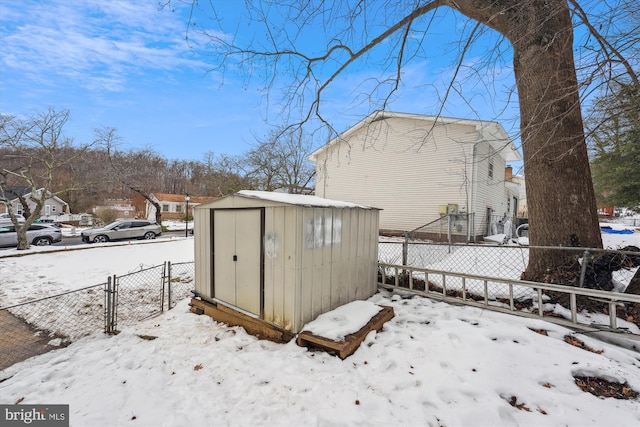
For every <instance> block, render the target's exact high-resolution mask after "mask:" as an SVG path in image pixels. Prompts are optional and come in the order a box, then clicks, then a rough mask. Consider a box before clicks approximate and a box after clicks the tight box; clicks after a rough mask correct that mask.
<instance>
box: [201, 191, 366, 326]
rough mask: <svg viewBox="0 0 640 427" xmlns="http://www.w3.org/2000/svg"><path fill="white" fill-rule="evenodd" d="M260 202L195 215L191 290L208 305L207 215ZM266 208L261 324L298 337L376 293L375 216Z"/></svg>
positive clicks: (233, 202)
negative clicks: (320, 319) (337, 311)
mask: <svg viewBox="0 0 640 427" xmlns="http://www.w3.org/2000/svg"><path fill="white" fill-rule="evenodd" d="M263 202H264V201H261V200H258V199H247V198H241V197H237V198H235V197H228V198H227V199H221V200H220V201H216V202H212V203H209V204H207V205H206V206H204V205H203V206H201V207H199V208H197V209H195V210H194V221H195V227H196V228H195V230H196V232H195V243H194V244H195V254H196V255H195V259H196V291H197V292H198V294H199V295H201V296H203V297H204V298H205V299H207V298H211V289H210V287H211V275H212V272H211V248H212V243H211V238H212V236H211V231H210V226H211V222H210V218H211V212H212V210H211V209H212V208H225V209H229V208H251V207H259V206H263V205H264V203H263ZM266 204H268V205H270V206H267V207H266V208H265V229H264V236H263V245H264V246H263V247H264V307H263V317H264V320H266V321H268V322H271V323H274V324H276V325H278V326H281V327H283V328H285V329H287V330H291V331H292V332H299V331H300V330H301V328H302V327H303V326H304V325H305V324H306V323H308V322H310V321H311V320H313V319H315V318H316V317H317V316H318V315H319V314H322V313H324V312H327V311H329V310H332V309H334V308H336V307H338V306H340V305H343V304H346V303H348V302H351V301H353V300H355V299H366V298H368V297H370V296H371V295H373V294H374V293H375V292H376V291H377V281H376V274H377V247H378V244H377V242H378V212H379V211H378V210H375V209H356V208H318V207H315V208H311V207H304V206H292V205H287V204H282V203H271V202H267V203H266Z"/></svg>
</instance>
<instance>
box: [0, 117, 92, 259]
mask: <svg viewBox="0 0 640 427" xmlns="http://www.w3.org/2000/svg"><path fill="white" fill-rule="evenodd" d="M68 120H69V111H68V110H62V111H56V110H54V109H52V108H50V109H49V110H47V111H45V112H42V113H39V114H36V115H34V116H32V117H28V118H25V119H21V118H18V117H15V116H6V115H2V116H1V117H0V150H1V151H2V154H3V155H2V161H1V162H0V203H4V205H5V206H6V207H7V211H8V213H9V215H10V217H11V220H12V222H13V224H14V226H15V228H16V231H17V234H18V249H19V250H23V249H29V241H28V239H27V230H28V229H29V227H30V226H31V224H33V222H34V221H35V220H36V219H38V218H39V217H40V212H41V211H42V208H43V206H44V204H45V202H46V200H47V199H49V198H51V197H53V196H56V195H58V194H61V193H63V192H66V191H77V190H79V189H80V185H79V184H78V183H73V184H69V187H67V188H65V189H63V190H60V189H58V190H57V191H54V184H55V183H54V178H55V174H56V172H57V171H58V170H60V169H62V168H64V167H66V166H68V165H70V164H73V163H74V162H78V161H80V159H81V158H82V155H83V154H84V153H85V152H86V150H87V149H89V147H90V146H91V145H90V144H89V145H83V146H79V147H74V149H72V140H71V139H70V138H67V137H65V136H64V134H63V129H64V126H65V124H66V123H67V121H68ZM13 185H18V186H25V187H29V188H30V192H29V193H28V194H29V197H28V198H25V197H22V196H21V195H18V198H19V203H20V204H21V205H22V210H23V212H24V216H25V222H19V221H18V220H17V217H16V213H17V212H16V211H15V209H14V206H13V204H12V203H11V200H10V199H9V191H8V187H9V186H13Z"/></svg>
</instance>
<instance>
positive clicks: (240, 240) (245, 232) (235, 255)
mask: <svg viewBox="0 0 640 427" xmlns="http://www.w3.org/2000/svg"><path fill="white" fill-rule="evenodd" d="M213 233H214V248H213V251H214V253H213V281H214V292H215V294H214V297H215V298H217V299H219V300H221V301H223V302H226V303H228V304H231V305H233V306H236V307H238V308H241V309H243V310H246V311H248V312H250V313H253V314H255V315H258V316H259V315H260V293H261V289H260V285H261V280H260V271H261V269H260V266H261V259H260V258H261V257H260V242H261V241H262V227H261V211H260V210H259V209H238V210H214V211H213Z"/></svg>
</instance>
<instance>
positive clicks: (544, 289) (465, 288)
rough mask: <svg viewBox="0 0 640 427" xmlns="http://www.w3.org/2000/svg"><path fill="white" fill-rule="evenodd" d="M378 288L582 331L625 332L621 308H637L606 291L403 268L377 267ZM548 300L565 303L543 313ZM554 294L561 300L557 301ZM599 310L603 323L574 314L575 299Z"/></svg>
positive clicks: (634, 300) (632, 298) (633, 299)
mask: <svg viewBox="0 0 640 427" xmlns="http://www.w3.org/2000/svg"><path fill="white" fill-rule="evenodd" d="M378 285H379V286H381V287H383V288H387V289H395V290H399V291H409V292H412V293H414V294H417V295H423V296H426V297H429V298H434V299H439V300H443V301H447V302H453V303H464V304H466V305H472V306H476V307H481V308H485V309H490V310H493V311H500V312H504V313H510V314H515V315H518V316H523V317H532V318H544V319H545V320H547V321H550V322H553V323H558V324H562V325H564V326H569V327H573V328H579V329H584V330H603V329H606V330H611V331H624V332H628V331H629V327H628V326H621V324H623V323H624V324H625V325H628V322H625V321H624V320H622V319H619V318H618V317H617V313H618V311H619V309H620V308H621V307H629V306H631V305H637V304H640V295H631V294H623V293H617V292H606V291H600V290H595V289H583V288H576V287H572V286H561V285H554V284H547V283H539V282H527V281H522V280H513V279H505V278H500V277H488V276H481V275H473V274H462V273H455V272H451V271H442V270H432V269H428V268H420V267H412V266H406V265H392V264H384V263H380V264H379V283H378ZM552 293H553V295H554V298H556V299H560V300H563V299H564V300H566V301H568V304H567V305H568V307H565V308H566V309H567V310H566V311H563V310H558V309H557V306H554V309H553V311H547V310H545V306H546V303H547V302H548V301H550V300H551V297H550V296H549V295H550V294H552ZM558 295H561V296H565V297H566V298H562V297H558ZM580 297H583V298H586V299H588V301H591V302H595V303H600V304H603V305H604V306H605V310H604V311H605V313H606V314H607V319H608V324H607V323H604V322H602V320H601V316H600V315H599V313H585V312H580V310H579V302H580V301H579V298H580Z"/></svg>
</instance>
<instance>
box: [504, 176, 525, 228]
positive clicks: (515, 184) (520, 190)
mask: <svg viewBox="0 0 640 427" xmlns="http://www.w3.org/2000/svg"><path fill="white" fill-rule="evenodd" d="M504 185H505V190H506V191H507V197H509V198H510V200H511V203H510V206H509V204H508V206H507V207H509V208H510V209H508V215H509V216H515V217H527V214H528V210H527V193H526V187H525V179H524V176H522V175H514V174H513V167H511V166H507V167H506V168H505V172H504Z"/></svg>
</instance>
